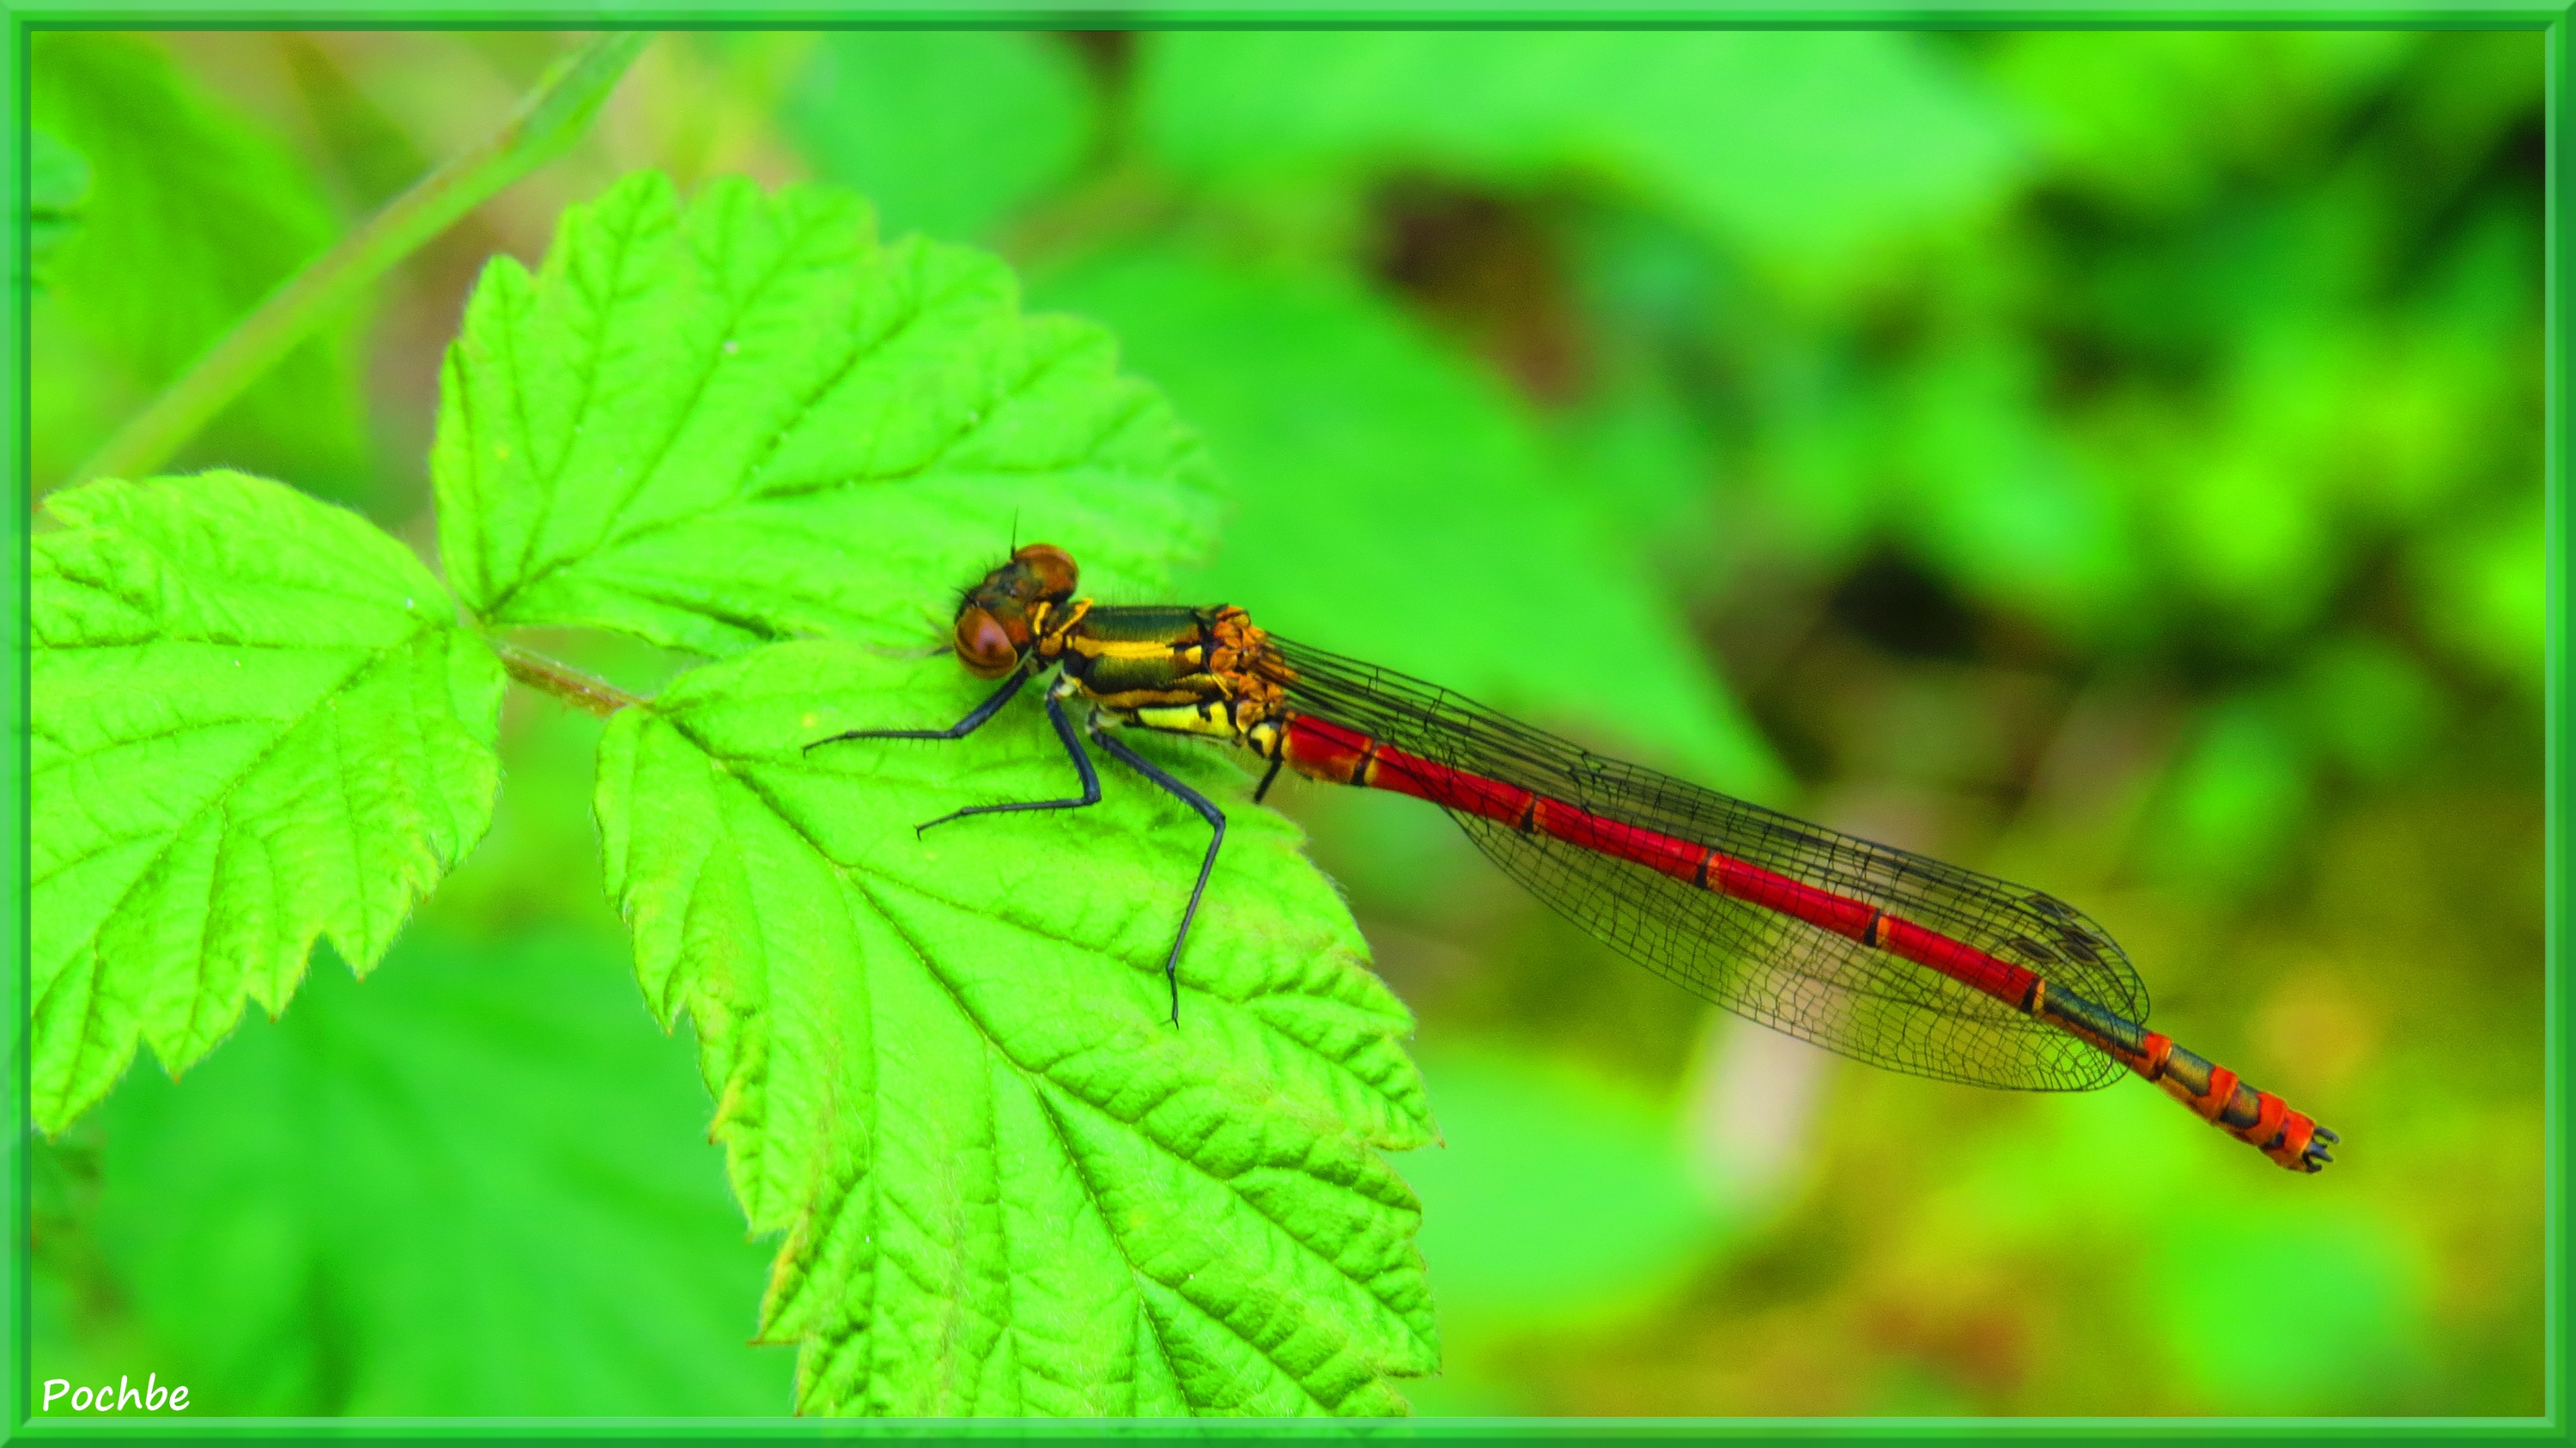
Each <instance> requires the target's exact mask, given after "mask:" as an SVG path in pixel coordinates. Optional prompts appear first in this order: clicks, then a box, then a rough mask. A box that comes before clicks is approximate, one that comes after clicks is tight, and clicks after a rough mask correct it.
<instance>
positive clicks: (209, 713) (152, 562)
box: [31, 473, 503, 1131]
mask: <svg viewBox="0 0 2576 1448" xmlns="http://www.w3.org/2000/svg"><path fill="white" fill-rule="evenodd" d="M46 511H47V513H48V514H49V515H50V516H51V517H52V518H53V519H54V520H55V521H57V522H59V523H60V524H62V525H63V526H62V527H61V529H60V530H59V531H53V532H46V533H42V534H40V535H38V537H37V538H36V540H35V561H34V571H33V587H32V594H33V597H32V618H33V625H32V629H31V632H32V634H33V636H34V644H35V648H34V660H33V665H32V685H33V725H34V738H33V751H32V752H33V761H32V762H33V770H34V773H33V777H32V781H31V794H32V802H33V816H34V821H33V837H34V865H33V872H32V873H33V881H34V888H35V894H34V912H33V913H34V930H33V945H34V954H33V960H32V966H31V976H32V980H31V984H32V988H33V1001H34V1006H33V1016H34V1020H33V1029H34V1048H33V1055H34V1115H35V1119H36V1123H37V1124H38V1125H39V1126H42V1127H44V1128H45V1129H46V1130H49V1131H51V1130H57V1129H59V1128H60V1127H61V1126H62V1125H63V1124H64V1123H65V1122H68V1121H70V1120H71V1119H72V1118H73V1117H74V1116H76V1115H78V1114H79V1113H80V1112H81V1110H82V1109H84V1108H85V1107H87V1106H88V1105H89V1104H90V1103H91V1102H93V1101H95V1100H97V1099H98V1097H99V1095H100V1094H101V1093H103V1092H104V1091H106V1089H107V1088H108V1087H109V1086H110V1085H112V1084H113V1083H114V1082H115V1080H116V1078H117V1076H118V1075H119V1074H121V1073H122V1072H123V1071H124V1069H125V1065H126V1063H127V1062H128V1061H130V1060H131V1059H132V1058H133V1055H134V1047H135V1043H136V1041H137V1040H138V1039H142V1040H148V1041H150V1042H151V1043H152V1050H153V1054H154V1055H156V1056H158V1057H159V1058H160V1060H161V1063H162V1065H164V1066H165V1067H167V1068H169V1069H170V1070H171V1071H173V1072H176V1071H179V1070H182V1069H184V1068H185V1067H187V1066H188V1065H190V1064H191V1063H193V1062H195V1061H196V1060H197V1059H198V1058H199V1057H201V1056H203V1055H205V1053H206V1052H207V1051H208V1050H210V1049H212V1048H213V1047H214V1045H215V1043H216V1042H217V1041H219V1040H221V1039H222V1038H223V1037H224V1035H225V1034H226V1033H228V1032H230V1031H231V1030H232V1028H233V1024H234V1022H235V1021H236V1020H237V1019H239V1017H240V1015H241V1010H242V1005H243V1002H244V1001H245V1000H256V1001H258V1002H259V1003H260V1005H262V1006H263V1007H265V1008H266V1009H267V1010H268V1011H269V1012H270V1013H271V1014H275V1013H276V1012H277V1011H279V1010H280V1009H282V1008H284V1006H285V1004H286V1001H287V998H288V997H289V996H291V995H293V994H294V992H295V986H296V983H297V982H298V981H299V980H300V979H302V977H303V974H304V965H305V959H306V957H307V955H308V954H309V953H310V952H311V950H312V946H313V942H314V940H315V938H316V937H317V936H321V935H328V936H329V937H330V940H331V943H332V945H333V946H334V947H336V948H337V949H338V950H339V952H340V954H341V956H342V957H343V958H344V959H346V960H347V961H348V962H349V963H350V965H351V966H352V967H353V968H355V969H356V970H357V971H358V972H359V973H360V974H364V973H365V972H366V971H367V970H368V969H370V968H372V967H373V966H374V965H375V963H376V961H377V960H378V959H379V958H380V957H382V956H383V954H384V952H385V948H386V946H388V945H389V944H391V943H392V941H393V938H394V935H395V933H396V932H397V931H398V930H400V929H401V927H402V923H403V918H404V916H405V915H406V914H407V913H408V912H409V911H410V909H411V906H412V904H413V903H414V902H415V901H417V900H418V899H419V898H420V897H421V896H422V895H423V894H425V893H427V892H428V890H429V889H430V888H431V887H432V886H433V885H434V884H436V882H437V881H438V879H439V877H440V876H441V875H443V874H445V873H446V872H447V870H448V869H449V867H451V866H452V865H454V864H455V863H456V861H457V860H458V859H460V858H462V857H463V856H464V854H465V852H466V851H467V850H468V849H470V848H471V847H472V846H473V844H474V842H475V841H476V840H477V839H479V838H480V837H481V836H482V833H483V830H484V827H485V826H486V825H487V824H488V823H489V822H490V819H491V811H492V794H493V791H494V789H495V787H496V786H497V784H498V782H499V777H500V773H499V770H500V767H499V762H498V759H497V757H496V756H495V754H494V752H493V741H494V735H495V731H496V729H497V727H498V722H499V713H500V703H501V690H502V687H503V678H502V672H501V665H500V662H499V660H497V659H496V658H495V657H494V656H493V654H492V651H491V650H490V649H489V648H488V647H487V646H485V645H484V644H483V643H482V642H481V641H480V640H478V639H476V638H474V637H473V636H472V635H470V634H467V633H465V632H463V631H462V630H460V629H458V628H457V627H456V625H455V623H454V622H453V616H454V607H455V606H454V605H453V604H452V603H451V602H450V601H449V599H448V597H447V593H446V590H444V589H443V588H441V587H440V586H439V584H438V581H437V580H436V579H434V578H432V577H431V576H430V574H429V572H428V570H427V569H425V568H423V567H422V566H421V565H420V562H419V560H418V559H415V558H414V557H412V555H411V554H410V552H409V551H408V550H406V549H405V548H404V547H403V546H402V545H401V544H400V543H398V542H396V541H395V540H394V539H392V538H390V537H388V536H386V535H385V534H384V533H382V532H381V531H379V530H378V529H376V528H375V527H374V526H372V525H371V524H369V523H367V522H366V521H365V520H364V519H362V518H360V517H358V516H357V515H356V514H354V513H350V512H347V511H345V510H343V509H340V508H335V507H332V506H329V505H327V504H324V503H319V502H316V501H314V500H313V499H311V498H307V497H305V496H304V495H302V494H300V493H297V492H296V491H294V490H293V489H291V488H288V487H285V486H284V485H282V484H278V483H273V482H269V481H267V480H265V479H261V478H253V477H247V476H244V475H242V474H239V473H206V474H201V475H199V476H196V477H190V478H156V479H153V480H151V481H149V482H141V483H129V482H114V481H111V482H101V483H93V484H90V485H87V486H84V487H80V488H74V489H70V490H67V491H64V492H60V493H56V494H55V495H53V497H52V498H50V499H48V500H47V504H46Z"/></svg>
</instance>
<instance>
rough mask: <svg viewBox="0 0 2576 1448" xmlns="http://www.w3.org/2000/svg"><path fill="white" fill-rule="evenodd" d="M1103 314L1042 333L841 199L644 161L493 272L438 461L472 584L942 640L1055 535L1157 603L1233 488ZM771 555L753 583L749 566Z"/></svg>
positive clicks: (614, 616)
mask: <svg viewBox="0 0 2576 1448" xmlns="http://www.w3.org/2000/svg"><path fill="white" fill-rule="evenodd" d="M1115 362H1116V353H1115V348H1114V346H1113V345H1112V343H1111V341H1110V339H1109V337H1108V336H1107V335H1106V334H1104V333H1102V332H1101V331H1100V330H1099V329H1098V328H1095V327H1090V326H1086V325H1083V324H1081V323H1078V322H1074V321H1072V320H1070V319H1066V318H1060V317H1037V318H1029V317H1023V316H1022V315H1021V314H1020V311H1019V304H1018V289H1017V287H1016V285H1015V284H1014V282H1013V280H1012V277H1011V274H1010V272H1009V271H1008V270H1007V269H1006V268H1005V267H1003V266H1002V264H1001V263H1000V262H998V261H995V260H993V259H992V258H990V257H987V256H984V255H982V254H980V253H976V252H970V251H965V250H962V249H958V248H952V247H943V246H939V245H936V244H933V243H928V242H923V241H918V240H915V241H909V242H903V243H898V244H896V245H894V246H890V247H880V246H878V245H877V244H876V242H875V241H874V239H873V238H872V236H871V234H870V227H869V222H868V216H867V209H866V207H865V206H864V205H863V204H862V203H860V202H859V201H858V200H856V199H855V198H853V197H849V196H847V195H844V194H843V193H840V192H838V191H833V190H829V189H825V188H799V189H791V190H788V191H785V192H782V193H780V194H779V195H777V196H774V197H767V196H763V195H761V194H760V193H759V191H758V190H756V189H755V188H753V187H752V186H751V185H749V184H748V183H745V182H736V181H729V182H718V183H717V184H715V185H714V186H711V187H710V188H708V190H707V191H706V192H705V193H704V194H703V195H701V196H700V197H698V198H697V200H696V201H695V202H694V204H692V205H691V206H690V207H689V209H688V210H687V212H686V213H685V215H684V214H683V213H682V212H681V210H680V207H679V204H678V202H677V200H676V198H675V197H674V196H673V194H672V188H671V184H670V182H669V181H668V180H667V179H665V178H663V177H662V176H660V175H659V174H658V173H649V172H648V173H643V174H639V175H637V176H635V177H632V178H629V179H628V180H626V181H624V182H621V183H619V184H618V185H617V186H616V187H615V188H614V189H612V190H611V191H609V192H608V193H607V194H606V195H605V196H603V197H602V198H601V199H600V200H598V201H597V202H595V203H593V204H591V205H588V206H581V207H575V208H573V209H572V210H571V211H570V212H568V213H567V214H566V215H565V218H564V221H563V225H562V227H561V228H560V230H559V231H558V233H557V235H556V239H555V244H554V246H553V247H552V248H551V249H550V250H549V251H548V253H547V256H546V261H545V266H544V269H543V270H542V271H541V272H539V273H538V274H537V275H536V276H535V277H531V276H529V274H528V273H527V271H526V270H525V269H523V268H522V267H520V265H519V264H518V263H517V262H516V261H513V260H512V259H510V258H508V257H502V258H499V259H496V260H495V261H494V262H493V263H492V264H491V265H490V266H489V267H488V268H486V269H485V271H484V274H483V277H482V280H481V282H480V283H479V284H478V285H477V286H476V288H475V291H474V297H473V300H472V301H471V302H470V303H469V304H468V307H467V310H466V316H465V324H464V329H463V332H462V334H461V335H460V336H459V337H458V338H457V341H456V343H455V345H454V346H453V347H451V348H450V349H449V351H448V355H447V365H446V371H445V373H444V374H443V376H442V380H441V387H440V394H441V395H440V412H439V427H438V439H437V444H436V447H435V449H434V451H433V453H432V459H431V463H432V472H433V474H434V477H435V480H436V484H437V490H438V499H439V518H438V523H439V539H440V543H441V554H442V557H443V558H444V560H445V562H446V565H447V568H448V572H449V576H450V578H451V579H452V580H453V581H454V582H455V585H456V587H457V590H458V592H459V593H460V594H461V595H463V597H464V599H465V602H466V604H467V606H469V607H470V608H472V609H473V610H475V612H476V613H478V614H480V615H481V616H482V617H483V618H484V619H485V620H486V621H488V622H493V623H506V624H570V625H589V626H594V627H604V628H615V629H622V630H625V631H628V632H631V633H634V634H636V635H638V636H640V637H643V638H645V639H648V640H650V641H652V642H654V643H658V644H661V645H664V646H666V647H672V648H682V649H690V650H694V651H697V652H700V653H707V654H724V653H731V652H736V651H739V650H741V649H744V648H748V647H750V646H752V645H754V644H757V643H760V642H764V641H767V640H771V639H779V638H788V637H796V636H800V635H812V634H831V635H836V636H840V637H845V638H864V639H869V640H873V641H876V642H879V643H883V644H887V645H896V646H910V645H919V644H922V643H925V642H928V641H931V640H933V639H936V638H938V637H940V636H941V635H943V634H944V633H945V632H946V631H947V627H948V623H949V618H950V614H951V606H952V602H953V600H954V598H955V596H956V591H957V590H958V589H960V588H962V587H964V586H966V585H967V584H969V583H971V582H973V581H974V580H975V579H976V578H977V577H979V576H980V575H981V574H982V573H983V572H984V571H985V570H986V569H988V568H990V567H991V566H992V565H993V564H994V563H995V562H996V561H998V560H999V559H1000V558H1001V557H1002V555H1003V554H1004V553H1005V552H1006V551H1007V550H1008V547H1009V545H1010V541H1011V538H1012V536H1013V532H1014V527H1015V524H1016V526H1017V530H1018V536H1019V538H1020V540H1021V541H1022V542H1028V541H1031V540H1033V539H1044V540H1046V541H1048V542H1052V543H1056V544H1060V545H1062V546H1064V547H1065V548H1068V549H1070V550H1071V551H1072V552H1073V555H1074V556H1075V557H1076V558H1077V559H1079V560H1080V561H1081V564H1082V567H1083V574H1084V584H1085V586H1086V588H1090V589H1096V590H1099V591H1102V592H1105V593H1107V594H1109V595H1111V596H1113V597H1114V596H1118V595H1120V594H1122V593H1132V592H1144V591H1151V592H1159V591H1160V590H1161V589H1162V588H1163V587H1164V585H1165V584H1166V582H1167V580H1168V576H1169V568H1170V565H1171V563H1172V561H1173V560H1175V559H1178V558H1184V557H1187V556H1189V555H1191V554H1193V553H1195V552H1197V551H1199V550H1200V549H1202V548H1203V547H1204V546H1205V545H1206V543H1207V541H1208V539H1209V537H1210V534H1211V531H1212V528H1213V524H1214V515H1215V511H1216V510H1215V483H1214V480H1213V478H1212V477H1211V475H1210V473H1209V470H1208V467H1207V465H1206V462H1205V459H1204V454H1203V452H1202V450H1201V448H1200V446H1199V444H1198V442H1197V440H1196V439H1195V438H1194V437H1193V436H1192V435H1191V434H1190V433H1189V432H1188V431H1187V430H1186V429H1184V428H1183V427H1181V425H1180V424H1179V423H1178V422H1176V421H1175V420H1174V418H1173V416H1172V413H1171V410H1170V408H1169V407H1167V406H1166V405H1165V404H1164V403H1163V401H1162V399H1161V398H1160V397H1158V396H1157V395H1156V394H1155V393H1154V392H1153V390H1152V389H1150V388H1148V387H1145V386H1144V385H1142V384H1140V383H1138V382H1136V381H1134V380H1133V379H1130V378H1125V377H1121V376H1119V375H1117V372H1116V367H1115ZM746 559H757V560H759V562H758V565H757V566H756V567H746V566H745V563H744V560H746Z"/></svg>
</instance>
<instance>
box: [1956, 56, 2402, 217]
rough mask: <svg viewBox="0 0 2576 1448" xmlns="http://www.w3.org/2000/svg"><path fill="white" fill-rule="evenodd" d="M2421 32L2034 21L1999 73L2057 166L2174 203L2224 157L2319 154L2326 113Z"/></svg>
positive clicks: (1997, 65) (2188, 200) (2190, 194)
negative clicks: (2101, 27) (2132, 27)
mask: <svg viewBox="0 0 2576 1448" xmlns="http://www.w3.org/2000/svg"><path fill="white" fill-rule="evenodd" d="M2415 44H2416V38H2415V37H2414V36H2411V35H2407V34H2404V33H2402V32H2394V31H2354V30H2297V31H2221V30H2158V31H2139V32H2135V33H2128V34H2118V35H2105V34H2102V33H2099V32H2092V31H2073V30H2064V31H2029V32H2022V33H2017V34H2012V35H2008V36H2004V37H1999V43H1998V44H1997V46H1996V47H1995V50H1994V59H1993V74H1994V75H1995V76H1996V77H1997V79H1998V80H1999V81H2000V82H2001V83H2002V89H2003V91H2004V93H2005V94H2006V95H2008V96H2010V97H2012V98H2013V99H2015V100H2017V101H2018V102H2019V103H2020V105H2021V107H2022V110H2023V114H2024V115H2025V116H2027V118H2028V125H2029V127H2030V129H2031V131H2032V133H2033V134H2034V135H2035V136H2036V137H2037V139H2038V140H2039V142H2040V144H2041V145H2042V146H2043V147H2044V148H2045V149H2046V151H2047V152H2048V153H2049V156H2050V159H2051V160H2052V161H2053V162H2054V163H2055V164H2056V166H2057V167H2058V168H2059V169H2060V170H2061V171H2063V172H2065V173H2066V174H2068V175H2071V176H2073V177H2077V178H2080V179H2082V180H2083V181H2084V182H2085V183H2087V184H2088V185H2089V186H2091V187H2094V188H2097V189H2098V190H2100V191H2102V192H2103V193H2106V194H2108V195H2111V196H2115V197H2118V198H2120V199H2121V200H2123V201H2127V202H2131V203H2134V204H2138V205H2142V206H2149V207H2156V208H2164V209H2180V208H2183V207H2187V206H2190V205H2193V204H2195V203H2198V202H2200V201H2203V200H2205V199H2206V198H2207V197H2208V195H2209V193H2210V192H2211V190H2212V188H2213V187H2215V186H2216V185H2217V183H2218V181H2219V179H2220V178H2221V177H2222V176H2223V175H2224V173H2225V170H2226V169H2227V168H2228V167H2231V166H2251V167H2268V166H2274V165H2279V164H2282V163H2284V162H2286V161H2290V160H2293V159H2301V160H2305V159H2313V158H2314V151H2313V149H2312V148H2314V147H2316V146H2317V145H2318V143H2319V139H2318V138H2320V137H2321V136H2323V135H2325V134H2327V132H2328V125H2327V123H2328V121H2329V120H2330V119H2331V118H2332V117H2333V116H2335V115H2336V114H2337V113H2338V112H2339V111H2340V110H2341V108H2342V107H2344V106H2346V105H2348V104H2350V103H2351V102H2352V100H2353V98H2354V97H2355V96H2357V95H2358V94H2360V93H2361V92H2363V91H2364V90H2365V89H2366V88H2367V87H2368V86H2370V85H2371V84H2372V83H2373V82H2374V81H2376V80H2377V79H2379V78H2380V77H2381V76H2384V75H2386V74H2387V73H2388V72H2389V71H2390V70H2392V69H2394V68H2395V67H2396V66H2398V65H2400V64H2402V63H2403V62H2404V61H2405V59H2406V57H2407V54H2408V53H2409V51H2411V50H2412V49H2413V48H2414V45H2415Z"/></svg>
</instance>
